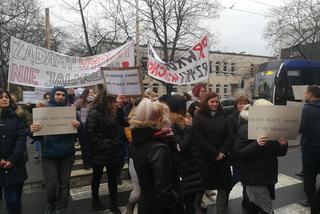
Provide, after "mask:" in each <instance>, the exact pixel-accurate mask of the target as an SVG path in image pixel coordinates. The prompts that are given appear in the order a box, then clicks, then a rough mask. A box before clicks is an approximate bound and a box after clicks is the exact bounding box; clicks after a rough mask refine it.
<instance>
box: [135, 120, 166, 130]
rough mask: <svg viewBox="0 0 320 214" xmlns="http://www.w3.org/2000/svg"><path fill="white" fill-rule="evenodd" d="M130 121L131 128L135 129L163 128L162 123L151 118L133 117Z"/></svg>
mask: <svg viewBox="0 0 320 214" xmlns="http://www.w3.org/2000/svg"><path fill="white" fill-rule="evenodd" d="M129 123H130V128H131V129H134V128H152V129H160V128H161V123H160V122H158V121H151V120H145V121H140V120H135V119H131V120H130V121H129Z"/></svg>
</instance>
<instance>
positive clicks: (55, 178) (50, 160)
mask: <svg viewBox="0 0 320 214" xmlns="http://www.w3.org/2000/svg"><path fill="white" fill-rule="evenodd" d="M67 104H68V93H67V90H66V89H65V88H63V87H54V88H53V89H52V91H51V95H50V100H49V103H48V107H64V106H67ZM79 124H80V123H79V121H77V120H73V121H72V126H73V127H75V128H78V127H79ZM40 129H41V125H40V124H35V123H33V124H32V125H31V132H32V133H34V132H36V131H39V130H40ZM36 139H38V138H37V137H36ZM39 140H40V141H41V143H42V145H41V153H42V169H43V176H44V180H45V185H46V193H47V194H46V200H47V207H46V210H45V213H47V214H51V213H52V214H53V213H55V214H63V213H66V208H67V205H68V198H69V190H70V182H69V180H70V175H71V170H72V165H73V162H74V154H75V146H74V144H75V141H76V136H75V135H74V134H60V135H46V136H43V137H41V139H39Z"/></svg>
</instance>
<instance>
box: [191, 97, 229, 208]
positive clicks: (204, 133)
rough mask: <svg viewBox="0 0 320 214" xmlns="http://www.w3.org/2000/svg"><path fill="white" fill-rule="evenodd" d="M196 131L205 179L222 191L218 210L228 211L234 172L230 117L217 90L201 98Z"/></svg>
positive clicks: (194, 126)
mask: <svg viewBox="0 0 320 214" xmlns="http://www.w3.org/2000/svg"><path fill="white" fill-rule="evenodd" d="M193 134H194V139H195V141H196V145H197V146H198V149H199V153H200V157H201V159H202V161H203V166H202V168H201V174H202V180H203V183H204V187H205V189H206V190H218V195H217V213H224V210H225V206H226V200H227V189H228V188H229V186H230V183H231V172H230V166H229V162H228V158H227V154H228V152H229V151H230V146H231V145H230V143H231V139H230V135H229V131H228V127H227V117H226V115H225V114H224V112H223V110H222V107H221V105H220V101H219V97H218V95H217V94H216V93H214V92H209V93H208V94H206V96H205V97H204V99H202V100H201V104H200V110H199V112H198V113H197V114H196V115H195V118H194V121H193Z"/></svg>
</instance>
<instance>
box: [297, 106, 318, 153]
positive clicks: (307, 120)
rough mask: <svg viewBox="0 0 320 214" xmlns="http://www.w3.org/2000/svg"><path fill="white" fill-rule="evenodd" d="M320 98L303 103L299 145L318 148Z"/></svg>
mask: <svg viewBox="0 0 320 214" xmlns="http://www.w3.org/2000/svg"><path fill="white" fill-rule="evenodd" d="M319 130H320V100H317V101H314V102H311V103H307V104H305V106H304V108H303V111H302V118H301V124H300V133H301V134H302V137H301V145H302V146H304V147H318V148H320V132H319Z"/></svg>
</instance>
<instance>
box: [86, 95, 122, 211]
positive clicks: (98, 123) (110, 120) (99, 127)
mask: <svg viewBox="0 0 320 214" xmlns="http://www.w3.org/2000/svg"><path fill="white" fill-rule="evenodd" d="M119 105H121V103H119ZM120 107H121V106H118V107H115V98H113V97H110V96H107V95H106V91H105V89H104V90H102V91H100V93H99V95H98V96H97V98H96V100H95V101H94V103H93V106H92V109H91V111H90V112H89V114H88V116H87V120H86V125H87V132H88V139H89V161H90V163H91V165H92V169H93V175H92V181H91V190H92V198H93V201H92V207H93V209H94V210H96V211H99V210H105V209H106V206H105V205H103V204H102V203H101V201H100V199H99V186H100V181H101V177H102V173H103V168H104V167H106V168H107V176H108V188H109V193H110V201H111V204H110V210H111V211H112V212H113V213H121V212H120V210H119V208H118V204H117V171H118V170H119V163H120V156H121V145H120V142H119V133H120V126H121V125H123V123H124V121H122V119H123V118H124V117H123V115H122V113H123V110H122V109H121V108H120Z"/></svg>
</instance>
